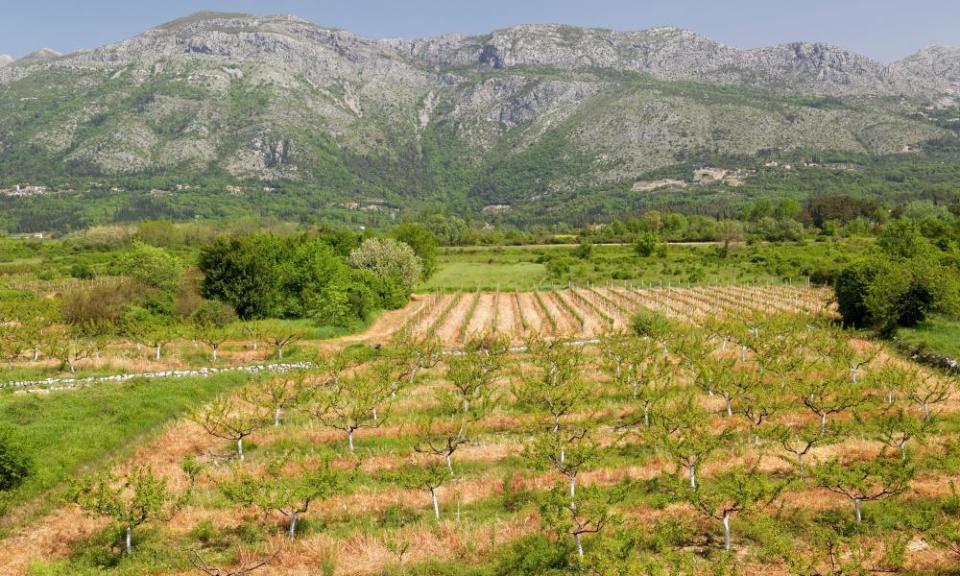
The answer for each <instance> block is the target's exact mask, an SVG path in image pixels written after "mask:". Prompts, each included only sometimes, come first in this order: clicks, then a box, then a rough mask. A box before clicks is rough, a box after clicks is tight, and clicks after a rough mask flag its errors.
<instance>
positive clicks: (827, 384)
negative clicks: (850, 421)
mask: <svg viewBox="0 0 960 576" xmlns="http://www.w3.org/2000/svg"><path fill="white" fill-rule="evenodd" d="M794 392H795V394H796V397H797V399H798V400H799V401H800V402H801V403H802V404H803V405H804V406H806V407H807V409H808V410H810V411H811V412H813V413H814V414H815V415H816V416H817V417H819V419H820V431H821V432H826V431H827V417H828V416H830V415H832V414H840V413H843V412H845V411H847V410H849V409H851V408H853V407H855V406H859V405H860V404H863V403H864V402H866V400H867V398H866V397H865V396H864V386H858V385H856V384H854V383H852V382H850V380H849V378H848V376H847V374H846V371H845V370H843V369H841V370H839V371H838V370H836V369H833V370H831V368H830V366H824V367H823V370H822V372H818V373H816V374H815V375H812V376H809V377H806V378H801V379H800V380H798V381H797V382H795V383H794Z"/></svg>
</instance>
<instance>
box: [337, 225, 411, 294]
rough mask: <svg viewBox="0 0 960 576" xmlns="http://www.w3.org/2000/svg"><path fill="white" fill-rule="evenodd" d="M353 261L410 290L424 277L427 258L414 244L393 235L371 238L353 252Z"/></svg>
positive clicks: (358, 267)
mask: <svg viewBox="0 0 960 576" xmlns="http://www.w3.org/2000/svg"><path fill="white" fill-rule="evenodd" d="M350 265H351V266H353V267H354V268H357V269H359V270H370V271H371V272H373V273H374V274H376V275H377V276H378V277H379V278H380V279H381V280H384V281H392V282H395V283H397V284H399V285H400V286H402V287H403V289H404V290H405V291H406V292H407V294H409V293H410V292H413V289H414V288H416V286H417V284H418V283H419V282H420V279H421V278H422V277H423V261H422V260H420V257H419V256H417V255H416V253H414V251H413V248H411V247H410V246H409V245H407V244H404V243H403V242H398V241H396V240H390V239H382V240H381V239H379V238H369V239H367V240H364V242H363V244H361V245H360V247H359V248H357V249H356V250H354V251H352V252H350Z"/></svg>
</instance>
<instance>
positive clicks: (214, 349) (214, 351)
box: [210, 344, 220, 362]
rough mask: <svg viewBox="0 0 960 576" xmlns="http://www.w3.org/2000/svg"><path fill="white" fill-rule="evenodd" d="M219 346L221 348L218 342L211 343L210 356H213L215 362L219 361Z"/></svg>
mask: <svg viewBox="0 0 960 576" xmlns="http://www.w3.org/2000/svg"><path fill="white" fill-rule="evenodd" d="M219 348H220V346H219V345H218V344H211V345H210V358H211V359H212V360H213V361H214V362H216V361H217V351H218V349H219Z"/></svg>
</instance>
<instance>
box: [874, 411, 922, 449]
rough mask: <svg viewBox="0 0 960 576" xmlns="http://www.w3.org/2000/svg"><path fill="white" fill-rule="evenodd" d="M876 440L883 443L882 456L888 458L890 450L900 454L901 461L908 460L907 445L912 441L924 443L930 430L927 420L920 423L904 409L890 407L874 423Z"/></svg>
mask: <svg viewBox="0 0 960 576" xmlns="http://www.w3.org/2000/svg"><path fill="white" fill-rule="evenodd" d="M872 424H873V425H874V427H875V429H874V432H873V436H874V438H876V439H877V440H879V441H880V442H882V443H883V451H882V453H881V456H887V452H888V451H889V450H897V451H899V452H900V459H901V460H903V461H906V460H907V443H909V442H910V441H911V440H919V441H922V440H923V438H924V436H925V435H926V432H927V429H928V422H927V421H926V420H921V421H918V420H917V419H916V418H914V417H913V416H911V415H909V414H907V413H906V411H904V410H903V409H902V408H896V409H894V408H891V407H888V408H887V410H885V411H884V412H883V413H882V414H880V415H879V416H877V418H876V419H875V420H874V421H873V422H872Z"/></svg>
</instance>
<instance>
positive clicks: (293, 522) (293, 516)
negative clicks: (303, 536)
mask: <svg viewBox="0 0 960 576" xmlns="http://www.w3.org/2000/svg"><path fill="white" fill-rule="evenodd" d="M287 536H289V537H290V539H291V540H293V539H294V538H296V537H297V511H296V510H294V511H293V512H291V513H290V528H289V529H288V530H287Z"/></svg>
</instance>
